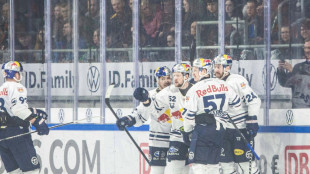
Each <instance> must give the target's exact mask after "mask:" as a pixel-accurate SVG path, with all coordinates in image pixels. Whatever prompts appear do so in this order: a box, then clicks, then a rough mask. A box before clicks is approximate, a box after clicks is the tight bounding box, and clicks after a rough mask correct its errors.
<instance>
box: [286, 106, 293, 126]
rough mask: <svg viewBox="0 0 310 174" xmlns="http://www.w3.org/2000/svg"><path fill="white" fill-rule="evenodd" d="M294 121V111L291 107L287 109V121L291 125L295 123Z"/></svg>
mask: <svg viewBox="0 0 310 174" xmlns="http://www.w3.org/2000/svg"><path fill="white" fill-rule="evenodd" d="M293 121H294V114H293V111H292V110H290V109H289V110H287V111H286V123H287V124H288V125H291V124H293Z"/></svg>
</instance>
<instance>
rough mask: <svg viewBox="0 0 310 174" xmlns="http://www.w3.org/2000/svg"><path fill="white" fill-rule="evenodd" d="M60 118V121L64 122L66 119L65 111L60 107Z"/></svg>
mask: <svg viewBox="0 0 310 174" xmlns="http://www.w3.org/2000/svg"><path fill="white" fill-rule="evenodd" d="M58 119H59V122H60V123H63V122H64V120H65V111H64V110H63V109H59V112H58Z"/></svg>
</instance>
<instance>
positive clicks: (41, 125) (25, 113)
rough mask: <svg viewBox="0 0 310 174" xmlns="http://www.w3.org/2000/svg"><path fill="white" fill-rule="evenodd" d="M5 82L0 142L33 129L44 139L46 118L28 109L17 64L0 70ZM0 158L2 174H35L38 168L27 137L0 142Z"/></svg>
mask: <svg viewBox="0 0 310 174" xmlns="http://www.w3.org/2000/svg"><path fill="white" fill-rule="evenodd" d="M2 72H3V76H4V78H5V82H4V83H3V84H2V86H1V87H0V125H1V127H0V139H3V138H7V137H11V136H15V135H19V134H23V133H27V132H29V126H30V125H31V124H32V125H33V126H34V127H36V129H37V131H38V134H39V135H47V134H48V133H49V129H48V127H47V125H46V123H45V121H44V120H45V119H46V118H47V114H46V113H45V112H44V111H42V110H39V109H34V108H31V109H28V102H27V90H26V88H25V87H24V86H23V85H22V84H20V81H21V80H22V72H23V67H22V65H21V64H20V63H19V62H17V61H10V62H8V63H5V64H3V66H2ZM0 155H1V159H2V161H3V164H4V167H5V169H6V171H7V172H8V173H10V174H17V173H18V174H20V173H25V174H30V173H31V174H35V173H39V168H40V164H39V161H38V158H37V156H36V151H35V148H34V146H33V142H32V139H31V135H30V134H29V135H25V136H21V137H17V138H13V139H9V140H5V141H1V142H0Z"/></svg>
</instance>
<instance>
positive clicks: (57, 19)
mask: <svg viewBox="0 0 310 174" xmlns="http://www.w3.org/2000/svg"><path fill="white" fill-rule="evenodd" d="M61 8H62V6H61V4H56V5H55V7H54V15H53V17H52V22H51V23H52V39H53V41H57V40H59V39H60V38H62V28H63V18H62V13H61ZM53 47H54V45H53Z"/></svg>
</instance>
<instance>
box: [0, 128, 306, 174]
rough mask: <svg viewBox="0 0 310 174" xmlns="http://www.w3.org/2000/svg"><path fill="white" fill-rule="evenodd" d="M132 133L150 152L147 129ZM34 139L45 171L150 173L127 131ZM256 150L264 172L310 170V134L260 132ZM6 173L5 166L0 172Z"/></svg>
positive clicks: (57, 132)
mask: <svg viewBox="0 0 310 174" xmlns="http://www.w3.org/2000/svg"><path fill="white" fill-rule="evenodd" d="M130 132H131V134H132V135H133V137H134V139H135V140H136V141H137V142H138V144H139V145H140V146H141V147H142V149H143V151H144V152H145V153H146V154H148V147H147V146H148V143H147V142H148V132H147V131H130ZM33 138H34V144H35V147H36V150H37V153H38V156H39V158H40V160H41V161H42V163H41V164H42V169H41V173H42V174H43V173H44V174H48V173H57V174H61V173H63V174H65V173H68V174H71V173H72V174H75V173H80V174H82V173H83V174H84V173H87V174H88V173H94V174H96V173H97V174H99V173H100V174H124V173H130V174H131V173H132V174H148V173H149V167H148V166H147V164H146V163H145V161H144V160H141V159H143V158H142V156H140V155H139V152H138V150H137V149H136V148H135V146H134V145H133V144H132V142H131V140H130V139H129V138H128V136H127V135H126V133H125V132H121V131H109V130H105V131H103V130H96V131H87V130H82V131H72V130H71V131H70V130H54V131H51V132H50V134H49V135H48V136H38V135H37V134H34V135H33ZM288 148H291V150H288ZM255 150H256V152H257V153H258V154H259V156H260V157H261V160H260V161H258V165H259V168H260V169H261V174H272V173H273V172H272V170H275V172H276V173H279V174H289V173H288V171H289V165H291V166H292V167H291V168H292V169H291V171H292V174H293V173H294V171H295V168H296V170H297V171H298V172H297V173H298V174H300V173H302V172H301V171H300V169H301V168H302V169H303V172H304V173H306V170H309V169H310V161H309V157H310V134H309V133H308V134H306V133H259V134H258V136H257V137H256V147H255ZM285 155H286V156H285ZM295 159H297V160H295ZM143 164H144V165H143ZM296 166H297V167H296ZM285 170H287V171H285ZM3 172H4V168H3V165H2V166H1V168H0V173H3Z"/></svg>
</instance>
